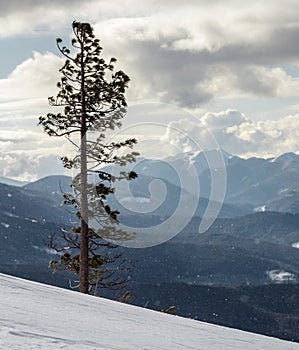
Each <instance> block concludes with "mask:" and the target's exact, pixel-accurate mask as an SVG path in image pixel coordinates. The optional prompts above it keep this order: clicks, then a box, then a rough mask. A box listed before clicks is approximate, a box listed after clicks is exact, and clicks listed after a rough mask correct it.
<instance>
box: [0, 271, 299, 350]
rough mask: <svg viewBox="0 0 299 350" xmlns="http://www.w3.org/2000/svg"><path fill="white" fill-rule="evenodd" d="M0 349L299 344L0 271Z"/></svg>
mask: <svg viewBox="0 0 299 350" xmlns="http://www.w3.org/2000/svg"><path fill="white" fill-rule="evenodd" d="M0 349H3V350H4V349H22V350H26V349H47V350H48V349H49V350H51V349H53V350H54V349H55V350H57V349H72V350H75V349H80V350H89V349H94V350H110V349H111V350H112V349H113V350H118V349H122V350H141V349H143V350H157V349H159V350H160V349H161V350H162V349H172V350H176V349H194V350H201V349H202V350H214V349H221V350H225V349H227V350H228V349H229V350H231V349H236V350H240V349H242V350H253V349H256V350H260V349H263V350H267V349H271V350H295V349H297V350H298V349H299V344H297V343H291V342H286V341H282V340H279V339H274V338H269V337H265V336H261V335H256V334H252V333H246V332H242V331H237V330H234V329H229V328H224V327H220V326H214V325H211V324H207V323H202V322H198V321H193V320H190V319H184V318H181V317H177V316H171V315H167V314H163V313H158V312H154V311H150V310H145V309H142V308H138V307H135V306H131V305H125V304H121V303H117V302H113V301H110V300H106V299H102V298H96V297H92V296H87V295H82V294H80V293H77V292H72V291H68V290H63V289H59V288H56V287H51V286H48V285H42V284H39V283H35V282H30V281H25V280H22V279H18V278H15V277H10V276H7V275H3V274H0Z"/></svg>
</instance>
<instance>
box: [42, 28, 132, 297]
mask: <svg viewBox="0 0 299 350" xmlns="http://www.w3.org/2000/svg"><path fill="white" fill-rule="evenodd" d="M72 29H73V34H74V37H73V39H72V42H71V45H72V49H71V50H70V49H68V48H67V47H66V46H63V45H62V40H61V39H60V38H58V39H57V47H58V49H59V51H60V52H61V54H62V55H63V56H64V57H65V58H66V61H65V63H64V65H63V67H62V68H61V69H60V73H61V80H60V82H59V83H58V84H57V87H58V89H59V92H58V94H57V96H56V97H49V103H50V105H51V106H56V107H60V109H59V112H58V113H56V114H55V113H48V114H47V115H46V116H41V117H40V118H39V124H40V125H42V126H43V128H44V131H45V132H46V133H48V135H49V136H57V137H66V138H67V139H68V140H69V141H70V142H71V144H72V145H74V147H75V148H78V155H76V156H75V157H72V158H69V157H65V156H64V157H62V161H63V163H64V166H65V167H66V168H70V169H71V168H78V176H77V177H76V178H75V180H74V181H73V190H74V193H73V194H65V195H64V197H65V203H67V204H71V205H73V206H74V207H75V208H76V211H77V213H76V215H77V217H78V218H79V221H80V225H79V227H73V229H72V231H71V232H68V233H66V232H64V233H63V238H64V241H66V242H67V246H66V247H62V248H58V247H57V246H56V245H55V244H54V243H53V241H52V242H51V245H52V247H54V248H56V249H57V250H60V251H63V252H64V254H62V255H61V258H60V261H59V262H58V261H52V265H54V266H56V267H57V266H60V267H64V268H66V269H68V270H71V271H73V272H76V273H78V274H79V276H80V283H79V284H80V291H81V292H82V293H89V291H90V289H91V287H92V286H98V285H100V286H101V285H102V286H106V287H109V286H111V287H112V286H113V285H114V284H117V280H114V281H112V282H111V281H109V282H107V283H106V284H105V279H109V277H110V278H111V276H112V275H113V271H112V270H111V271H108V273H107V271H105V264H107V263H109V262H110V263H115V261H116V260H117V258H118V256H116V257H114V258H111V257H110V254H106V255H105V256H103V255H101V254H99V253H98V250H99V248H101V247H103V246H105V247H106V248H108V249H109V248H112V245H111V244H110V243H107V242H106V243H105V242H103V238H105V237H106V238H107V237H108V238H111V237H116V236H118V238H119V237H123V238H124V239H126V238H125V237H126V235H125V233H124V232H122V231H121V230H117V228H115V223H116V222H117V214H118V212H117V211H113V210H111V208H110V207H109V205H107V203H106V200H107V196H108V195H109V194H111V193H113V192H114V187H113V182H114V181H116V180H122V179H125V180H131V179H133V178H135V177H136V176H137V174H136V173H135V172H125V171H124V172H121V173H120V174H119V176H117V177H116V176H113V175H112V174H111V173H109V172H105V171H101V170H99V169H100V168H99V167H100V166H102V165H105V164H118V165H121V166H122V165H125V164H127V163H128V162H134V161H135V157H136V156H137V155H138V154H137V153H136V152H131V153H128V154H125V155H115V151H117V150H119V149H120V148H124V147H128V148H132V147H133V146H134V145H135V144H136V140H135V139H134V138H132V139H127V140H125V141H122V142H110V143H107V142H106V141H105V131H107V130H108V129H114V128H115V127H121V119H122V118H123V117H124V116H125V114H126V107H127V103H126V99H125V91H126V89H127V87H128V83H129V77H128V76H127V75H126V74H125V73H124V72H123V71H116V72H114V63H115V62H116V59H115V58H111V59H110V61H109V62H106V61H105V60H104V58H103V57H102V47H101V46H100V41H99V40H98V39H97V38H95V35H94V33H93V28H92V26H91V25H90V24H89V23H80V22H73V24H72ZM89 132H92V134H93V135H94V133H95V132H98V136H97V138H96V139H89ZM75 135H79V136H80V137H79V142H78V143H76V137H75ZM91 173H93V174H96V175H97V177H98V180H99V181H98V183H97V184H96V185H95V186H94V185H93V184H92V183H90V181H89V174H91ZM90 219H92V220H93V222H94V221H95V220H96V221H97V223H98V227H99V229H97V230H95V229H94V228H91V227H90V226H89V220H90ZM77 250H79V251H80V254H78V253H76V251H77ZM109 257H110V258H109ZM109 259H110V260H109ZM113 270H115V267H114V269H113ZM105 272H106V275H105Z"/></svg>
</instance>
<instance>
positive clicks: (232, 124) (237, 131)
mask: <svg viewBox="0 0 299 350" xmlns="http://www.w3.org/2000/svg"><path fill="white" fill-rule="evenodd" d="M173 128H177V129H179V130H181V131H182V133H181V136H180V137H178V136H176V135H175V134H174V133H173V131H172V129H173ZM209 131H210V132H211V133H212V135H214V137H215V140H216V141H217V143H218V145H219V146H220V147H221V148H222V149H224V150H225V151H227V152H229V153H232V154H234V155H239V156H244V157H249V156H264V157H271V156H277V155H280V154H282V153H286V152H299V141H298V140H299V115H289V116H286V117H283V118H280V119H278V120H265V121H253V120H252V119H250V118H249V117H247V116H245V115H244V114H242V113H240V112H238V111H236V110H226V111H221V112H219V113H207V114H205V115H204V116H203V117H202V118H201V122H194V121H190V120H188V119H182V120H179V121H177V122H172V123H170V124H169V128H168V131H167V133H166V135H165V141H166V140H168V142H169V143H170V144H176V145H177V147H178V148H181V149H182V150H184V151H190V150H193V151H197V150H198V148H196V147H195V145H196V143H197V144H198V145H200V146H201V148H202V149H211V148H214V145H212V143H211V137H210V133H209ZM183 132H184V133H187V135H188V136H184V135H183ZM193 140H194V141H195V142H193Z"/></svg>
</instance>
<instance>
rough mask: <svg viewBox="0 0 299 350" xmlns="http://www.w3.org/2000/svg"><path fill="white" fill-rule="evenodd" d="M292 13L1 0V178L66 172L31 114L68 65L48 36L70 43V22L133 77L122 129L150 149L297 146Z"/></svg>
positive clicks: (177, 4) (298, 58) (283, 7)
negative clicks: (86, 27) (87, 27)
mask: <svg viewBox="0 0 299 350" xmlns="http://www.w3.org/2000/svg"><path fill="white" fill-rule="evenodd" d="M298 13H299V2H298V1H297V0H271V2H269V1H266V0H263V1H261V0H259V1H257V0H252V1H250V2H244V1H240V0H222V1H217V0H209V1H206V0H194V1H192V0H186V1H176V0H171V1H170V0H159V1H156V0H144V1H137V0H124V1H121V2H120V1H117V0H109V1H108V0H107V1H106V0H95V1H93V0H80V1H77V0H64V1H58V0H51V1H48V0H43V1H32V0H22V1H21V0H20V1H19V0H11V1H4V0H0V50H1V65H0V126H1V129H0V146H1V150H0V166H1V171H0V173H1V174H2V175H4V176H8V177H14V178H16V179H25V180H32V179H35V178H39V177H42V176H45V175H47V174H50V173H57V172H61V171H62V169H61V166H60V163H59V155H64V154H65V153H67V152H68V149H67V146H66V145H65V142H64V140H60V139H55V138H49V137H48V136H47V135H45V134H43V132H42V130H41V128H39V127H37V121H38V116H39V115H43V114H46V113H47V112H49V111H50V109H49V106H48V103H47V97H48V96H51V95H53V94H55V86H56V82H57V81H58V79H59V73H58V69H59V67H60V66H61V65H62V63H63V60H62V58H61V57H60V56H59V54H58V52H57V49H56V46H55V39H56V38H57V37H62V38H63V39H64V40H65V41H66V43H68V41H69V39H70V37H71V23H72V21H73V20H79V21H88V22H90V23H91V24H92V25H93V26H94V28H95V33H96V35H97V36H98V37H99V38H100V39H101V44H102V46H103V48H104V50H103V54H104V56H105V57H110V56H115V57H117V58H118V63H117V68H119V69H123V70H125V72H126V73H127V74H128V75H129V76H130V78H131V83H130V88H129V90H128V95H127V98H128V102H129V105H130V108H129V111H128V115H127V117H126V120H125V121H124V131H122V132H123V133H127V134H130V135H133V136H136V137H137V138H138V139H139V140H140V142H139V144H140V146H139V148H140V150H141V151H144V154H145V155H146V156H153V157H156V156H167V155H170V154H174V153H176V152H182V151H192V150H193V151H194V150H198V149H200V148H205V147H207V148H212V147H214V146H215V145H218V146H219V147H221V148H223V149H224V150H225V151H227V152H230V153H232V154H236V155H240V156H243V157H249V156H263V157H272V156H277V155H279V154H281V153H285V152H297V153H298V152H299V141H298V140H299V80H298V77H299V45H298V38H299V16H298ZM211 139H213V142H211ZM149 145H150V147H149ZM1 174H0V175H1Z"/></svg>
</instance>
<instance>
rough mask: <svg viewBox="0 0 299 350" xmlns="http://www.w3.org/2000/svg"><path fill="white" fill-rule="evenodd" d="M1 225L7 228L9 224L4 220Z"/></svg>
mask: <svg viewBox="0 0 299 350" xmlns="http://www.w3.org/2000/svg"><path fill="white" fill-rule="evenodd" d="M1 225H2V226H4V227H5V228H9V224H7V223H6V222H1Z"/></svg>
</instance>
